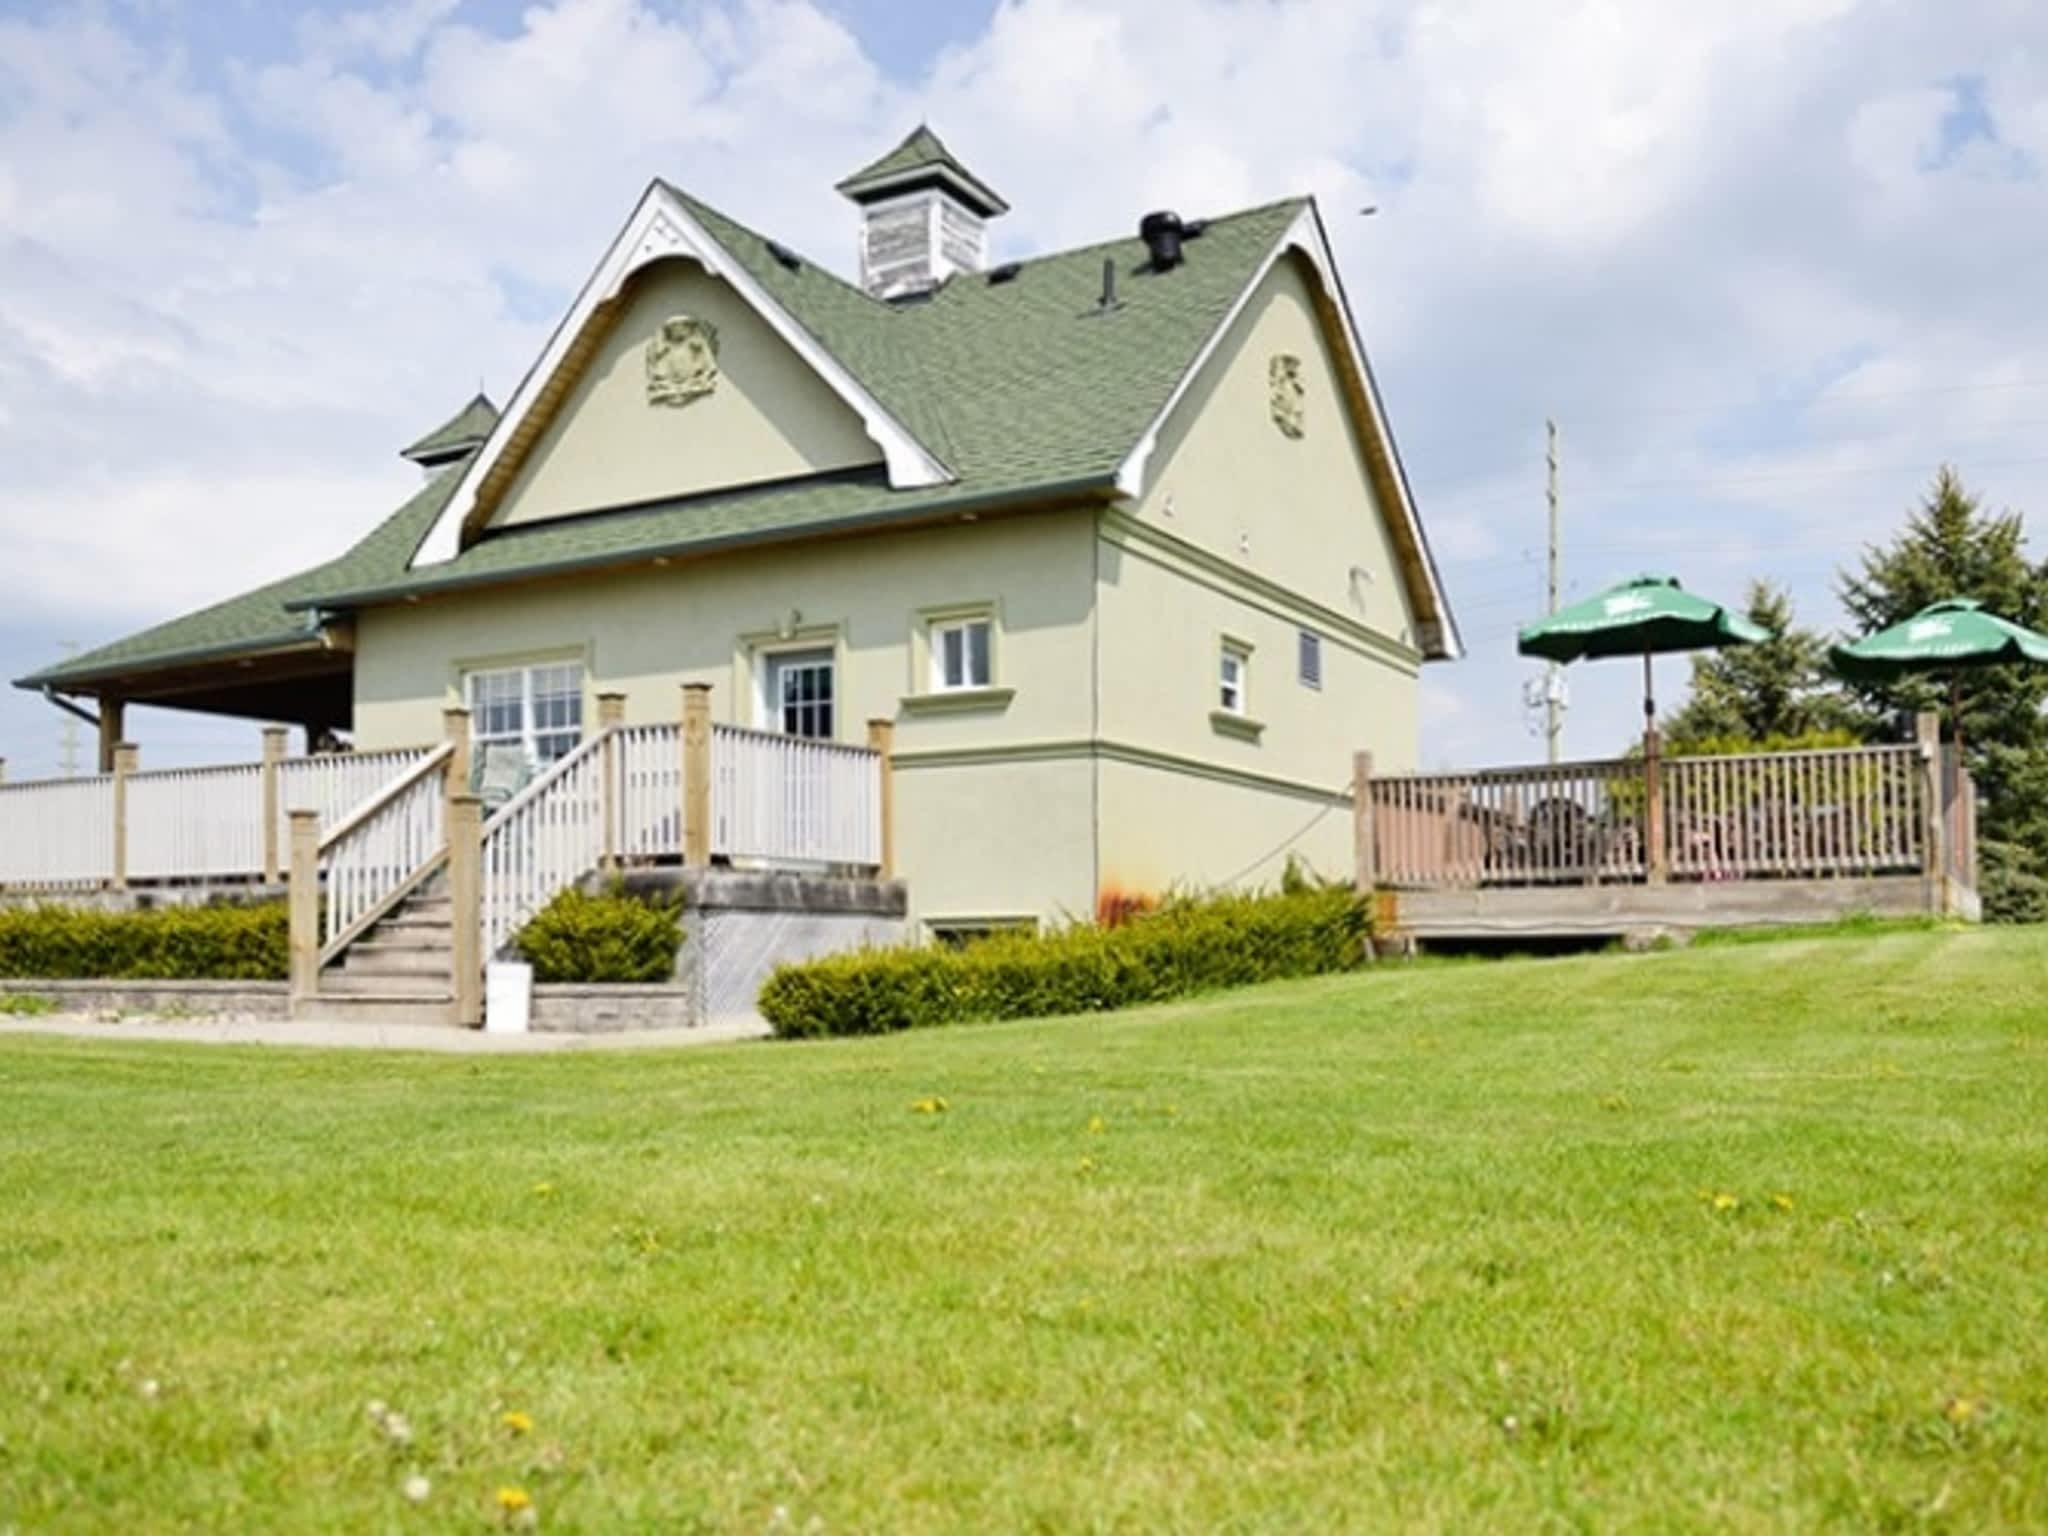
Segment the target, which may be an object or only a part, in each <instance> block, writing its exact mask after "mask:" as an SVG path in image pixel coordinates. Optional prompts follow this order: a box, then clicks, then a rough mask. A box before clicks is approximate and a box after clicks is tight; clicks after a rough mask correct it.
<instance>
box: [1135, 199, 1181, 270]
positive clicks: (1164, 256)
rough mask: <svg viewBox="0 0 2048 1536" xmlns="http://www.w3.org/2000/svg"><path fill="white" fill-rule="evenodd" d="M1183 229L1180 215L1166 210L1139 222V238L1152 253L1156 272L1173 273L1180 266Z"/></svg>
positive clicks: (1148, 215) (1149, 215)
mask: <svg viewBox="0 0 2048 1536" xmlns="http://www.w3.org/2000/svg"><path fill="white" fill-rule="evenodd" d="M1183 228H1184V226H1183V225H1182V224H1181V221H1180V215H1179V214H1177V213H1170V212H1167V211H1165V210H1161V211H1160V212H1158V213H1148V214H1146V215H1145V217H1144V218H1142V219H1140V220H1139V221H1138V238H1140V239H1141V240H1143V241H1144V242H1145V249H1146V250H1147V251H1149V252H1150V253H1151V256H1152V270H1153V271H1154V272H1171V271H1172V270H1173V269H1174V268H1175V267H1177V266H1179V265H1180V262H1181V251H1180V242H1181V235H1182V231H1183Z"/></svg>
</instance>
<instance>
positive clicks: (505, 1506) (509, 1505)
mask: <svg viewBox="0 0 2048 1536" xmlns="http://www.w3.org/2000/svg"><path fill="white" fill-rule="evenodd" d="M531 1508H533V1495H532V1494H530V1493H528V1492H527V1491H526V1490H525V1489H524V1488H514V1487H510V1486H507V1487H504V1488H500V1489H499V1490H498V1512H499V1513H500V1514H502V1515H506V1516H512V1515H517V1514H519V1513H521V1512H522V1511H524V1510H529V1509H531Z"/></svg>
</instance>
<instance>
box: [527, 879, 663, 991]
mask: <svg viewBox="0 0 2048 1536" xmlns="http://www.w3.org/2000/svg"><path fill="white" fill-rule="evenodd" d="M513 942H514V944H515V946H516V947H517V949H518V950H519V953H520V955H521V956H523V957H524V958H525V960H526V961H527V963H528V964H530V965H531V966H532V967H533V979H534V980H535V981H566V982H583V983H591V982H662V981H667V980H669V979H670V978H671V977H672V976H674V975H675V970H676V951H677V950H678V949H680V948H681V947H682V943H683V920H682V916H681V913H680V912H679V910H678V909H677V908H676V907H675V906H674V905H672V904H671V905H663V906H657V905H655V904H653V903H650V902H645V901H641V900H638V899H637V898H635V897H631V896H627V895H625V894H623V893H622V892H620V891H617V890H614V891H609V892H607V893H606V894H604V895H602V896H591V895H587V894H586V893H584V892H582V891H577V890H568V891H564V892H562V893H561V895H559V896H557V897H556V898H555V899H554V900H553V901H551V902H549V903H548V904H547V905H546V906H545V907H543V908H541V910H540V912H539V913H538V914H537V915H536V916H535V917H534V919H533V920H532V921H531V922H529V923H528V924H527V925H526V926H525V927H524V928H523V929H521V930H520V932H519V937H518V938H517V939H516V940H514V941H513Z"/></svg>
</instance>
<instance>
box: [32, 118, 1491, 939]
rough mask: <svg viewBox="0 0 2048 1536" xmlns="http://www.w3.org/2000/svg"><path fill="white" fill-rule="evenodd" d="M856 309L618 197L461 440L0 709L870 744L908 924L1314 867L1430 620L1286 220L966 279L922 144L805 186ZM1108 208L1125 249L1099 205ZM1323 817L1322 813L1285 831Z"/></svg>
mask: <svg viewBox="0 0 2048 1536" xmlns="http://www.w3.org/2000/svg"><path fill="white" fill-rule="evenodd" d="M840 190H841V191H842V192H844V193H845V194H846V195H847V196H848V197H849V198H850V199H851V200H852V201H853V202H854V203H855V204H856V205H857V206H858V208H859V210H860V216H861V245H860V275H861V281H860V283H859V284H858V285H854V284H849V283H847V282H845V281H843V280H841V279H840V278H838V277H836V276H834V275H833V274H832V273H831V272H829V271H827V270H826V269H824V268H823V267H821V266H819V265H818V264H816V263H815V262H813V261H811V260H809V259H807V258H805V257H802V256H799V255H797V254H796V253H794V252H792V251H790V250H788V249H786V248H785V247H783V246H781V245H779V244H777V243H776V242H775V241H773V240H770V239H767V238H765V237H763V236H761V235H759V234H756V233H754V232H753V231H751V230H749V229H747V228H745V227H743V226H742V225H740V224H738V223H736V222H734V221H733V220H732V219H730V218H727V217H726V216H724V215H723V214H720V213H718V212H716V211H715V210H713V209H711V208H709V207H706V206H705V205H703V204H702V203H700V202H698V201H696V200H695V199H693V198H691V197H689V196H688V195H687V194H685V193H683V192H681V191H679V190H677V189H675V188H673V187H671V186H668V185H666V184H664V183H660V182H657V183H655V184H654V185H652V186H650V187H649V188H648V189H647V191H646V193H645V195H644V196H643V197H642V198H641V200H640V202H639V204H638V206H637V207H635V208H634V209H633V210H632V212H631V215H630V216H629V217H628V218H627V220H626V222H625V225H624V227H623V228H622V229H621V230H620V231H619V232H618V234H617V235H616V237H615V238H614V239H613V240H612V241H611V243H610V245H609V247H608V248H606V249H605V250H604V251H603V253H602V256H601V259H600V260H599V261H598V263H597V266H596V268H595V270H594V271H593V272H592V273H591V275H590V278H589V280H588V282H587V283H586V284H585V285H584V287H583V289H582V290H581V292H579V293H578V294H577V295H576V298H575V301H574V303H573V304H572V305H571V306H570V308H569V311H568V313H567V314H566V315H565V316H564V317H563V319H562V321H561V323H560V325H559V326H558V327H557V329H556V330H555V332H554V334H553V336H552V337H551V338H550V340H549V341H548V344H547V346H546V348H545V350H544V351H543V352H542V354H541V356H540V357H539V358H538V359H537V360H536V361H535V363H534V366H533V368H532V370H531V371H530V372H529V373H528V375H527V376H526V378H525V379H524V380H523V381H522V382H521V384H520V385H519V387H518V389H517V390H516V391H515V392H514V393H513V395H512V397H511V399H510V400H509V401H508V402H507V404H506V406H505V409H504V410H503V412H502V413H500V412H498V411H497V410H495V409H494V408H493V407H492V406H491V405H490V403H489V402H488V401H485V400H483V399H481V398H480V399H478V400H476V401H473V402H472V403H471V404H470V405H469V406H468V407H466V408H465V409H464V410H463V411H462V412H461V413H460V414H459V415H458V416H457V417H456V418H455V419H454V420H452V421H451V422H449V423H447V424H446V425H445V426H444V427H442V428H440V429H438V430H437V431H436V432H434V433H432V434H430V435H429V436H428V437H426V438H424V439H422V440H421V441H420V442H418V443H416V444H414V445H412V447H411V448H409V449H408V450H406V452H407V455H408V457H411V458H413V459H414V460H416V461H417V462H419V463H420V464H422V465H423V466H424V467H425V469H426V471H427V474H428V481H427V484H426V485H425V487H424V488H423V489H422V490H421V491H420V492H419V493H418V494H417V495H416V496H415V497H414V498H413V499H412V500H411V501H409V502H408V503H407V504H406V505H405V506H403V507H401V508H400V509H398V510H397V511H396V512H395V513H394V514H392V516H391V517H390V518H389V519H388V520H387V521H386V522H384V523H383V524H382V525H381V526H380V527H378V528H377V529H376V530H375V531H374V532H372V533H371V534H370V535H369V536H368V537H367V538H366V539H364V540H363V541H362V542H361V543H360V544H358V545H357V546H356V547H355V548H353V549H351V550H349V551H347V552H346V553H345V554H343V555H341V556H340V557H339V558H338V559H336V560H334V561H332V562H330V563H329V564H327V565H323V566H320V567H318V568H316V569H314V570H310V571H307V572H304V573H302V574H300V575H298V576H295V577H293V578H291V579H289V580H287V581H284V582H280V583H277V584H275V585H273V586H270V587H266V588H263V589H261V590H259V591H256V592H252V593H248V594H245V595H243V596H241V597H237V598H234V599H232V600H230V601H228V602H225V603H222V604H219V605H217V606H215V607H213V608H209V609H207V610H204V611H203V612H200V613H197V614H192V615H189V616H187V617H185V618H182V619H178V620H176V621H174V622H172V623H169V624H165V625H162V626H159V627H157V628H155V629H152V630H149V631H146V632H144V633H142V634H139V635H136V636H133V637H130V638H128V639H125V640H122V641H119V642H117V643H115V644H113V645H109V646H106V647H104V648H102V649H100V650H97V651H94V652H92V653H90V654H88V655H84V656H80V657H78V658H76V659H75V660H71V661H68V662H66V663H65V664H63V665H62V666H58V667H53V668H51V669H49V670H48V671H45V672H42V673H39V674H37V675H35V676H33V677H30V678H26V679H23V680H22V686H24V687H29V688H34V689H38V690H42V691H45V692H48V693H50V694H53V695H57V696H60V697H63V698H65V699H68V700H72V701H77V700H81V699H91V700H96V701H97V708H98V712H99V715H100V718H101V720H102V729H103V737H104V739H105V740H107V741H108V742H112V741H114V740H116V739H118V738H119V736H120V734H121V723H120V722H121V709H122V706H123V705H124V704H125V703H127V702H131V701H146V702H149V703H152V704H160V705H170V706H173V707H183V708H190V709H195V710H202V711H207V712H211V713H217V714H226V715H237V716H245V717H249V718H252V719H264V720H285V721H289V722H291V723H293V724H298V725H303V726H305V727H306V728H307V729H308V732H309V734H311V735H320V734H323V733H326V732H329V731H333V732H340V733H344V734H347V735H349V736H350V737H351V738H352V740H353V742H354V743H355V745H356V746H357V747H359V748H363V749H370V748H380V747H386V746H396V745H401V744H411V743H416V742H425V741H430V740H433V739H435V737H436V736H437V733H438V732H439V731H440V729H441V723H440V721H441V711H442V710H443V708H444V707H445V706H447V705H449V704H451V703H457V702H466V703H468V704H469V705H470V707H471V708H472V709H473V711H474V715H473V719H474V728H475V732H476V734H477V736H478V738H479V739H482V740H486V741H491V742H516V743H519V744H521V745H522V746H523V747H524V748H525V749H526V750H527V751H528V752H529V753H530V754H531V755H532V756H533V757H534V758H535V759H536V760H537V761H543V762H544V761H546V760H548V759H551V758H553V757H556V756H559V755H560V754H561V753H563V752H565V751H566V750H568V749H569V748H571V747H573V746H574V745H575V743H576V742H577V741H578V739H579V738H580V737H581V735H582V734H583V733H584V732H585V730H586V729H587V728H588V727H589V726H590V724H591V722H592V721H593V719H594V701H595V698H596V696H597V694H598V693H599V692H611V691H615V692H621V693H623V694H624V695H625V699H626V704H625V710H626V718H627V720H628V721H629V722H634V721H654V720H661V721H672V720H674V719H675V717H676V711H677V708H678V698H679V686H680V685H682V684H684V683H690V682H696V683H706V684H709V685H710V687H711V699H712V710H713V714H714V717H715V718H717V719H719V720H724V721H728V722H734V723H740V724H747V725H753V726H758V727H761V728H765V729H768V730H773V731H782V732H793V733H799V734H815V735H823V736H829V737H835V738H839V739H843V740H847V741H858V740H861V739H863V737H864V735H865V732H866V723H867V722H868V721H869V720H870V719H876V718H886V719H890V720H893V721H894V722H896V730H895V769H896V773H895V794H896V840H897V864H898V869H899V871H900V873H901V875H902V876H903V878H904V879H905V880H906V881H907V882H908V887H909V893H910V902H911V911H912V916H913V918H914V920H915V921H917V922H918V923H921V924H923V925H924V926H925V927H926V928H927V929H928V930H930V931H944V930H946V929H949V928H951V929H963V928H972V927H976V926H982V925H989V924H998V923H1007V922H1012V921H1034V920H1048V919H1056V918H1058V917H1059V916H1060V915H1062V914H1085V913H1089V912H1092V911H1093V910H1095V909H1096V907H1097V904H1098V901H1099V900H1100V899H1101V898H1102V897H1103V896H1104V895H1105V893H1109V892H1113V891H1120V892H1157V891H1161V890H1163V889H1165V888H1167V887H1170V886H1175V885H1193V886H1199V885H1204V884H1209V883H1214V882H1220V881H1226V880H1231V879H1235V878H1244V877H1247V876H1248V877H1249V878H1252V879H1266V880H1270V879H1272V878H1273V877H1274V876H1275V875H1276V874H1277V872H1278V864H1277V859H1276V857H1275V855H1276V850H1278V849H1280V848H1281V847H1282V846H1283V845H1286V846H1289V847H1291V848H1292V850H1293V851H1294V852H1296V853H1298V854H1299V855H1300V856H1301V857H1303V858H1304V859H1306V860H1307V861H1308V862H1309V863H1310V864H1312V865H1315V866H1319V867H1321V868H1323V869H1325V870H1327V871H1330V872H1333V873H1335V872H1339V871H1343V870H1345V869H1346V868H1348V859H1349V838H1350V821H1349V818H1348V817H1347V816H1345V815H1342V814H1337V809H1338V808H1340V807H1342V806H1343V805H1345V804H1346V803H1348V779H1349V774H1350V764H1351V757H1352V754H1353V753H1354V752H1355V751H1356V750H1358V749H1361V748H1365V749H1370V750H1371V751H1372V752H1373V753H1374V754H1375V757H1376V759H1377V761H1378V762H1379V763H1381V764H1384V765H1386V766H1387V767H1389V768H1393V769H1400V768H1404V767H1410V766H1412V765H1413V763H1414V759H1415V756H1416V729H1417V719H1416V717H1417V693H1418V685H1417V675H1418V672H1419V670H1420V668H1421V667H1422V665H1423V664H1424V663H1425V662H1428V661H1431V660H1438V659H1444V658H1449V657H1452V656H1454V655H1455V654H1456V653H1457V648H1458V642H1457V637H1456V630H1455V627H1454V625H1453V621H1452V619H1451V615H1450V612H1449V610H1448V607H1447V605H1446V602H1445V598H1444V593H1443V588H1442V585H1441V583H1440V582H1439V580H1438V578H1437V575H1436V572H1435V569H1434V567H1433V565H1432V562H1431V558H1430V554H1429V549H1428V544H1427V541H1426V539H1425V537H1424V534H1423V529H1422V524H1421V521H1420V519H1419V517H1418V515H1417V512H1416V508H1415V506H1414V504H1413V501H1412V498H1411V497H1410V494H1409V490H1408V486H1407V483H1406V480H1405V478H1404V476H1403V473H1402V469H1401V464H1400V460H1399V457H1398V454H1397V453H1396V450H1395V447H1394V442H1393V438H1392V435H1391V433H1390V431H1389V428H1388V425H1387V418H1386V413H1385V410H1384V408H1383V405H1382V402H1381V400H1380V397H1379V393H1378V390H1377V388H1376V387H1375V384H1374V381H1373V377H1372V374H1371V371H1370V369H1369V367H1368V365H1367V363H1366V359H1365V354H1364V351H1363V349H1362V347H1361V345H1360V342H1359V337H1358V333H1357V329H1356V326H1355V324H1354V322H1353V319H1352V316H1351V313H1350V310H1349V308H1348V306H1347V304H1346V302H1345V298H1344V293H1343V288H1342V284H1341V282H1340V280H1339V276H1338V273H1337V269H1336V265H1335V263H1334V260H1333V258H1332V255H1331V251H1330V246H1329V242H1328V239H1327V237H1326V234H1325V231H1324V228H1323V225H1322V221H1321V219H1320V216H1319V214H1318V212H1317V209H1316V207H1315V205H1314V203H1313V202H1312V201H1308V200H1304V199H1294V200H1289V201H1284V202H1278V203H1274V204H1270V205H1268V206H1265V207H1261V208H1254V209H1250V210H1246V211H1243V212H1238V213H1231V214H1227V215H1222V216H1218V217H1213V218H1209V219H1207V220H1201V221H1191V222H1187V223H1182V222H1180V221H1179V220H1177V219H1174V218H1173V217H1172V216H1170V215H1168V216H1158V215H1155V216H1152V217H1150V218H1148V219H1147V220H1146V221H1145V224H1144V231H1143V234H1142V235H1140V236H1135V237H1130V238H1119V239H1113V240H1109V241H1106V242H1104V243H1103V244H1100V245H1096V246H1090V247H1085V248H1082V249H1078V250H1072V251H1064V252H1059V253H1056V254H1051V255H1046V256H1041V257H1037V258H1033V259H1030V260H1026V261H1022V262H1009V263H1005V264H1003V265H1000V266H994V267H991V266H989V264H988V260H987V237H986V227H987V224H988V222H989V221H990V220H992V219H994V218H996V217H997V216H999V215H1000V214H1001V213H1002V212H1003V211H1004V204H1003V202H1002V200H1001V199H1000V198H999V197H997V196H996V194H995V193H994V192H993V191H992V190H991V189H990V188H989V187H988V186H986V185H985V184H984V183H983V182H981V181H980V180H979V179H978V178H976V177H975V176H974V175H972V174H971V173H970V172H968V171H967V170H966V169H965V168H964V167H963V166H962V165H961V164H960V163H959V162H958V161H957V160H955V159H954V158H953V157H952V156H951V155H950V154H949V153H947V151H946V150H945V147H944V146H943V145H942V144H941V143H940V142H939V141H938V139H937V138H936V137H935V136H934V135H933V134H931V133H930V132H929V131H928V130H924V129H920V130H919V131H918V132H917V133H915V134H913V135H912V136H911V137H910V138H909V139H907V140H906V141H905V142H904V143H903V144H902V145H901V146H899V147H898V148H897V149H896V150H895V151H893V152H891V153H890V154H889V155H887V156H885V157H884V158H883V159H881V160H880V161H877V162H875V163H874V164H873V165H871V166H869V167H868V168H867V169H866V170H864V171H862V172H860V173H858V174H857V175H855V176H853V177H851V178H849V179H848V180H847V181H845V182H843V183H842V184H841V187H840ZM1133 222H1134V224H1135V223H1136V222H1137V221H1136V219H1135V218H1134V220H1133ZM1325 812H1328V813H1329V814H1323V813H1325Z"/></svg>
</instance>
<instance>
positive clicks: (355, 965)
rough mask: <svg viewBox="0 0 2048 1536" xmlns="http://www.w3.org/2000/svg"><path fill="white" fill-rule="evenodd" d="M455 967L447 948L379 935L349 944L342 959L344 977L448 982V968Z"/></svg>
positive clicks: (341, 972)
mask: <svg viewBox="0 0 2048 1536" xmlns="http://www.w3.org/2000/svg"><path fill="white" fill-rule="evenodd" d="M454 963H455V961H454V956H453V954H452V953H451V952H450V950H449V948H448V946H447V945H446V944H434V943H427V942H418V941H414V940H409V939H401V940H397V941H394V940H391V939H387V938H385V937H384V936H383V935H381V934H379V935H378V936H377V937H376V938H372V939H364V940H363V941H362V942H361V943H358V944H351V945H350V946H349V948H348V953H347V954H345V955H343V956H342V960H341V970H340V971H339V972H338V973H337V974H339V975H343V976H438V977H440V978H441V979H442V980H443V981H446V980H447V979H448V975H449V968H450V967H451V966H452V965H453V964H454Z"/></svg>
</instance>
